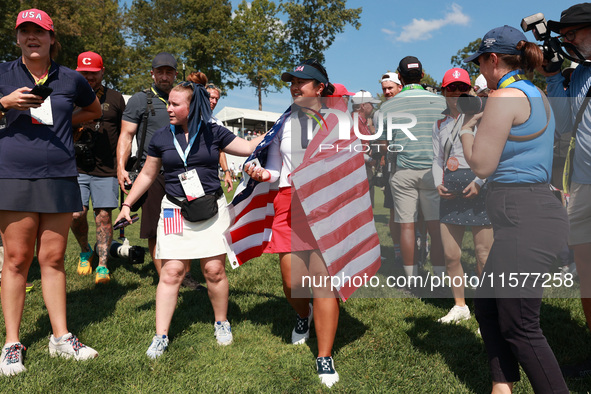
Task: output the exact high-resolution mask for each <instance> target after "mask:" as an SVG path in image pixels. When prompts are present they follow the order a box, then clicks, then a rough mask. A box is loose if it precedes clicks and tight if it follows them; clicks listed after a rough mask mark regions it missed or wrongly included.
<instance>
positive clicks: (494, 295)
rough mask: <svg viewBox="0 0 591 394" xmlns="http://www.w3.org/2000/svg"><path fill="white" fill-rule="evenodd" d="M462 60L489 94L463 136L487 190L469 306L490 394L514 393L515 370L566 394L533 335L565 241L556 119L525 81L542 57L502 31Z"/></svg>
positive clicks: (539, 336)
mask: <svg viewBox="0 0 591 394" xmlns="http://www.w3.org/2000/svg"><path fill="white" fill-rule="evenodd" d="M464 61H465V62H469V61H473V62H475V63H476V64H478V65H479V66H480V72H481V73H482V75H484V77H485V78H486V81H487V84H488V86H489V87H490V88H492V87H495V89H494V90H493V91H492V93H491V94H490V95H489V98H488V101H487V103H486V107H485V109H484V113H483V114H482V115H477V116H475V117H474V118H473V119H472V120H470V121H468V122H465V123H464V126H463V127H462V131H461V132H460V138H461V139H462V145H463V148H464V157H465V158H466V161H467V162H468V164H470V168H471V169H472V171H474V173H475V174H476V175H478V176H479V177H480V178H488V182H487V183H488V184H489V190H488V194H487V198H486V211H487V214H488V217H489V219H490V221H491V223H492V225H493V234H494V242H493V245H492V248H491V250H490V253H489V255H488V260H487V261H486V265H485V266H484V271H483V274H482V276H481V281H483V282H482V286H481V287H479V288H478V290H477V292H476V295H477V298H476V299H475V300H474V305H475V312H476V319H477V320H478V323H479V324H480V331H481V333H482V339H483V340H484V344H485V346H486V350H487V353H488V358H489V364H490V370H491V375H492V379H493V393H496V392H499V393H500V392H511V390H512V389H513V383H514V382H516V381H518V380H519V365H520V364H521V366H522V367H523V370H524V371H525V373H526V374H527V377H528V378H529V380H530V382H531V385H532V388H533V390H534V392H536V393H568V392H569V391H568V388H567V386H566V384H565V382H564V379H563V377H562V373H561V372H560V368H559V366H558V362H557V361H556V358H555V357H554V353H553V352H552V349H551V348H550V346H549V345H548V342H547V341H546V337H545V336H544V334H543V332H542V330H541V328H540V307H541V304H542V293H543V287H545V286H547V285H548V283H552V282H551V281H549V280H546V279H545V278H548V277H549V274H548V271H549V269H550V267H551V265H552V264H553V262H554V261H555V260H556V255H557V254H558V252H559V251H560V250H561V248H562V246H563V245H564V244H565V243H566V238H567V234H568V221H567V217H566V210H565V209H564V207H563V206H562V204H561V202H560V201H559V200H558V199H557V198H556V197H555V196H554V194H553V193H552V192H551V190H550V187H549V182H550V174H551V173H552V151H553V142H554V117H553V114H552V110H551V108H550V105H549V103H548V100H547V98H546V97H545V96H544V93H543V92H541V91H540V90H539V89H538V88H536V87H535V86H534V84H533V83H532V82H531V81H529V80H528V79H527V77H526V76H525V72H531V71H533V70H534V69H536V68H537V67H539V66H540V65H541V64H542V61H543V54H542V52H541V51H540V49H539V48H538V46H537V45H536V44H535V43H531V42H527V39H526V38H525V36H524V35H523V33H522V32H521V31H519V30H518V29H516V28H514V27H511V26H507V25H505V26H503V27H498V28H495V29H493V30H491V31H489V32H488V33H486V35H485V36H484V38H483V40H482V45H481V46H480V48H479V50H478V51H477V52H476V53H475V54H473V55H471V56H469V57H468V58H466V59H465V60H464ZM477 120H480V124H479V125H478V132H477V133H476V136H474V133H473V131H472V129H473V127H474V126H475V125H476V123H477ZM544 282H545V284H543V283H544ZM554 285H556V286H559V284H556V283H554Z"/></svg>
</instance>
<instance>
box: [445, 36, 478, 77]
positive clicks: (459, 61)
mask: <svg viewBox="0 0 591 394" xmlns="http://www.w3.org/2000/svg"><path fill="white" fill-rule="evenodd" d="M481 42H482V39H481V38H477V39H476V40H474V41H472V42H471V43H469V44H468V45H467V46H465V47H464V48H462V49H460V50H459V51H458V53H457V54H456V55H455V56H452V57H451V65H452V66H453V67H459V68H463V69H464V70H466V71H468V74H470V77H471V78H472V82H474V81H475V80H476V77H478V75H479V74H480V67H478V66H477V65H476V64H474V63H472V62H470V63H464V59H465V58H467V57H468V56H470V55H471V54H473V53H475V52H476V51H478V48H480V43H481Z"/></svg>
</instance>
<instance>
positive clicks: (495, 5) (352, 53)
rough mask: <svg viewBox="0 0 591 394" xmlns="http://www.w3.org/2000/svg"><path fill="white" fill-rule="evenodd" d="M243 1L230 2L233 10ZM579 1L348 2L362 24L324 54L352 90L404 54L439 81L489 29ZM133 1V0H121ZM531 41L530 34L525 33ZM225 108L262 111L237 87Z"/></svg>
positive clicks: (371, 83) (283, 95) (272, 99)
mask: <svg viewBox="0 0 591 394" xmlns="http://www.w3.org/2000/svg"><path fill="white" fill-rule="evenodd" d="M240 2H241V0H232V5H233V7H234V9H236V8H237V6H238V4H239V3H240ZM578 2H579V1H570V0H569V1H564V0H537V1H520V0H489V1H482V0H452V1H447V0H443V1H442V0H418V1H417V0H414V1H413V0H411V1H408V0H404V1H400V0H365V1H364V0H348V1H347V7H348V8H358V7H362V8H363V12H362V13H361V19H360V22H361V28H360V29H359V30H356V29H354V28H352V27H347V28H346V30H345V32H344V33H342V34H340V35H339V36H337V38H336V40H335V42H334V43H333V45H332V47H330V48H329V49H328V51H327V52H326V53H325V55H326V61H325V64H324V66H325V67H326V69H327V71H328V74H329V77H330V80H331V82H338V83H342V84H344V85H345V86H346V87H347V88H348V89H349V90H350V91H353V92H355V91H358V90H361V89H363V90H367V91H370V92H372V93H373V94H374V96H375V95H376V94H377V93H380V92H381V87H380V84H379V79H380V76H381V75H382V74H383V73H384V72H387V71H395V70H396V68H397V67H398V62H399V61H400V59H402V58H403V57H405V56H408V55H412V56H416V57H418V58H419V60H420V61H421V63H422V64H423V68H424V70H425V72H427V73H429V74H430V75H431V76H432V77H433V78H434V79H435V80H437V81H438V82H441V79H442V78H443V74H444V73H445V71H446V70H448V69H449V68H451V63H450V61H451V57H452V56H454V55H455V54H456V53H457V52H458V50H460V49H462V48H464V47H465V46H466V45H468V44H469V43H470V42H472V41H474V40H475V39H476V38H479V37H480V38H481V37H482V36H484V34H486V32H487V31H489V30H491V29H492V28H495V27H497V26H502V25H505V24H507V25H511V26H515V27H517V28H519V25H520V23H521V19H522V18H524V17H526V16H529V15H532V14H535V13H537V12H542V13H543V14H544V15H545V16H546V19H550V20H559V19H560V13H561V12H562V11H563V10H564V9H566V8H568V7H570V6H571V5H574V4H577V3H578ZM123 3H126V4H129V3H131V0H123ZM526 36H527V38H528V39H529V40H530V41H533V40H534V37H533V35H532V34H531V33H527V34H526ZM290 103H291V97H290V95H289V89H287V88H284V89H283V90H282V91H281V92H279V93H271V94H269V95H268V96H266V97H265V96H263V110H265V111H275V112H283V111H284V110H285V109H286V108H287V107H288V106H289V105H290ZM224 106H230V107H239V108H248V109H258V99H257V97H256V92H255V90H254V89H252V88H243V89H234V90H231V91H229V92H227V96H225V97H222V99H221V100H220V102H219V104H218V106H217V108H216V111H215V112H218V111H219V110H221V109H222V108H223V107H224Z"/></svg>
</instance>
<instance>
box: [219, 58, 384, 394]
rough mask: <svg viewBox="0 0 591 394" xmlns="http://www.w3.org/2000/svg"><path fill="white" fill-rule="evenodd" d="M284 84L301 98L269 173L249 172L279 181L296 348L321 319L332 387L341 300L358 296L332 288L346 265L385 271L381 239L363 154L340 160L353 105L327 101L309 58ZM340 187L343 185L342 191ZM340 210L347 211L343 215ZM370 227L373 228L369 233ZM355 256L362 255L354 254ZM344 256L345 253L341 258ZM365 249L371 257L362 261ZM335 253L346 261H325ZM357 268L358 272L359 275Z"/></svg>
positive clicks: (278, 211) (276, 243)
mask: <svg viewBox="0 0 591 394" xmlns="http://www.w3.org/2000/svg"><path fill="white" fill-rule="evenodd" d="M282 79H283V81H286V82H291V87H290V91H291V95H292V97H293V99H294V104H293V105H292V107H291V112H289V113H287V115H286V114H284V116H282V118H281V119H280V120H279V121H278V122H283V124H282V126H281V128H280V130H279V131H278V132H277V136H276V138H275V139H274V140H273V141H272V142H271V144H270V146H269V148H268V152H267V158H266V163H265V165H264V167H261V166H258V165H255V164H250V163H249V162H247V163H246V164H245V172H246V173H247V175H249V176H250V177H251V178H252V179H254V180H255V181H257V182H276V181H277V180H278V181H279V192H278V193H277V195H276V197H275V199H274V201H273V206H274V210H275V213H274V218H273V224H272V236H271V240H270V242H269V244H268V245H267V247H266V249H265V253H278V254H279V259H280V266H281V275H282V279H283V290H284V293H285V296H286V298H287V300H288V301H289V303H290V304H291V306H292V307H293V308H294V309H295V311H296V313H297V316H296V324H295V327H294V329H293V331H292V343H293V344H303V343H305V342H306V340H307V339H308V338H309V336H310V324H311V323H312V316H313V314H314V321H315V328H316V336H317V338H318V357H317V360H316V365H317V371H318V376H319V378H320V380H321V382H322V383H323V384H324V385H326V386H328V387H331V386H332V385H333V384H335V383H336V382H338V380H339V374H338V373H337V372H336V370H335V368H334V362H333V358H332V347H333V343H334V339H335V335H336V330H337V325H338V318H339V296H340V297H341V298H344V299H346V298H347V297H348V296H349V295H350V294H351V293H352V292H353V291H354V288H353V286H352V285H351V284H350V283H346V284H342V283H341V284H340V285H339V286H333V284H334V283H335V282H332V281H331V280H332V278H334V277H337V273H338V274H340V273H342V272H347V275H349V271H347V270H346V268H345V266H346V265H348V264H349V263H350V262H359V264H358V266H357V267H356V268H359V266H362V265H363V264H364V263H365V262H366V261H367V257H368V256H370V259H371V263H370V264H368V265H365V266H364V269H367V271H366V272H368V273H369V275H370V276H372V275H373V274H374V273H375V271H376V270H377V267H379V260H380V257H379V240H378V239H377V234H376V233H375V224H374V222H373V214H372V211H371V204H370V200H369V194H368V188H369V186H368V183H367V175H366V173H365V167H364V162H363V155H362V154H361V153H355V152H353V153H352V154H351V153H348V154H347V153H346V154H345V155H344V156H343V155H340V154H335V149H334V148H335V146H336V143H337V140H338V136H337V134H338V133H337V132H338V130H339V128H340V127H343V126H344V127H345V128H346V129H345V131H346V133H347V136H349V131H350V124H349V119H350V117H349V115H348V113H347V105H346V102H345V101H344V99H342V98H326V99H325V97H327V96H331V95H332V94H333V92H334V86H333V85H332V84H331V83H330V82H329V80H328V75H327V72H326V70H325V69H324V67H323V66H322V65H321V64H319V63H318V62H317V61H316V60H315V59H309V60H306V61H304V62H303V63H301V64H299V65H298V66H296V67H295V69H294V70H293V71H290V72H286V73H284V74H283V75H282ZM332 97H334V96H332ZM333 110H334V112H331V111H333ZM336 112H339V113H340V114H342V115H343V116H344V118H346V119H345V122H344V123H345V124H344V125H343V124H341V125H339V122H342V120H343V119H344V118H343V117H341V118H340V119H339V116H337V115H336V114H335V113H336ZM323 114H324V115H323ZM354 140H355V139H354V138H347V140H343V141H340V142H341V145H343V146H344V145H347V144H351V143H352V142H353V141H354ZM323 148H324V150H323ZM341 153H342V152H341ZM356 176H358V178H355V177H356ZM353 178H355V179H356V180H354V179H353ZM339 182H342V183H341V184H340V185H339ZM343 192H344V193H343ZM348 193H349V195H347V194H348ZM359 201H362V205H363V204H364V205H363V206H364V209H363V212H359V214H360V215H362V216H363V215H365V216H364V217H363V218H362V219H360V220H357V221H356V223H352V221H351V219H352V217H351V216H350V215H349V213H350V211H348V209H349V208H351V207H353V208H354V209H356V208H355V207H354V206H355V205H357V206H358V205H359V204H358V202H359ZM340 208H343V209H342V210H341V211H339V209H340ZM355 216H357V215H355ZM337 217H339V220H342V223H343V226H338V225H337V226H336V227H339V228H336V227H334V223H335V218H337ZM365 218H367V222H366V221H365ZM365 224H367V226H365V227H364V225H365ZM359 225H360V227H361V229H360V227H359ZM371 228H373V231H372V230H371ZM366 229H369V230H370V231H369V233H370V234H369V235H368V234H367V231H365V230H366ZM357 230H359V231H357ZM354 234H355V235H354ZM374 235H376V236H375V237H374ZM351 236H352V238H349V241H350V242H352V243H348V242H347V238H348V237H351ZM358 236H359V237H364V245H363V246H360V247H359V248H357V241H356V240H354V239H353V238H356V237H358ZM229 238H231V237H229ZM342 242H344V243H345V244H346V245H343V244H342ZM366 245H370V246H372V247H371V250H370V251H369V253H365V252H367V250H365V251H364V248H365V247H366ZM376 248H377V253H376V252H375V249H376ZM337 250H338V251H337ZM352 250H355V251H354V252H352V253H351V251H352ZM335 251H336V254H335ZM342 251H344V253H343V254H342V255H341V254H338V253H340V252H342ZM358 251H361V254H364V255H365V256H363V257H360V256H356V255H355V254H356V253H357V252H358ZM348 253H351V254H348ZM347 254H348V255H347ZM335 255H337V256H339V257H338V258H336V259H334V258H333V259H330V260H328V259H327V258H325V257H326V256H328V257H330V256H335ZM358 257H359V258H358ZM353 265H355V264H353ZM370 266H371V267H370ZM356 268H355V271H353V272H354V273H358V272H359V270H357V269H356ZM354 273H352V274H351V276H352V275H354ZM306 278H310V279H309V280H308V283H305V282H306ZM327 279H328V282H326V280H327ZM310 290H312V292H313V294H314V299H313V303H310Z"/></svg>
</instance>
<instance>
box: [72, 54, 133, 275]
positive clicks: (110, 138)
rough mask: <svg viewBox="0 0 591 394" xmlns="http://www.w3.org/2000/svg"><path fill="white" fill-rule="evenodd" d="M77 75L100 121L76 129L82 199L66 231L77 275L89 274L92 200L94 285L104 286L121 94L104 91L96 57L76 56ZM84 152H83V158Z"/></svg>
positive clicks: (99, 60) (116, 202) (122, 102)
mask: <svg viewBox="0 0 591 394" xmlns="http://www.w3.org/2000/svg"><path fill="white" fill-rule="evenodd" d="M76 71H78V72H79V73H80V74H82V76H83V77H84V78H86V80H87V81H88V83H89V84H90V87H91V88H92V90H94V92H95V94H96V97H97V98H98V99H99V102H100V104H101V109H102V116H101V117H100V119H95V120H93V121H91V122H89V123H85V124H82V125H80V126H79V128H80V129H81V133H82V134H86V135H85V136H84V135H83V136H81V138H80V139H79V140H78V142H79V143H80V142H86V145H84V144H78V145H79V146H82V149H83V151H82V152H77V161H78V162H79V164H78V174H79V175H78V184H79V185H80V194H81V195H82V205H83V207H82V211H80V212H75V213H74V217H73V219H72V224H71V226H70V228H71V229H72V233H73V234H74V236H75V237H76V240H77V241H78V244H79V245H80V249H81V252H80V257H79V259H78V270H77V271H78V274H79V275H88V274H91V273H92V266H91V263H92V256H93V252H92V249H91V248H90V245H89V244H88V221H87V214H88V207H89V201H90V199H91V198H92V208H93V210H94V221H95V224H96V253H97V255H98V257H99V261H98V267H97V268H96V276H95V283H108V282H109V281H110V280H111V277H110V275H109V269H108V268H107V258H108V255H109V247H110V246H111V241H113V225H112V223H111V219H112V217H111V212H112V211H113V209H114V208H117V206H118V205H119V184H118V182H117V163H116V161H115V160H116V156H117V140H118V139H119V134H120V132H121V116H122V115H123V110H124V108H125V100H123V96H122V95H121V93H119V92H117V91H115V90H113V89H108V88H107V87H105V86H104V85H103V84H102V81H103V76H104V74H105V67H103V59H102V57H101V56H100V55H99V54H98V53H94V52H84V53H81V54H80V55H79V56H78V67H77V68H76ZM84 151H86V152H85V153H86V154H85V155H84ZM80 155H84V156H86V157H85V158H86V159H89V160H90V163H80V160H79V159H80Z"/></svg>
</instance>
